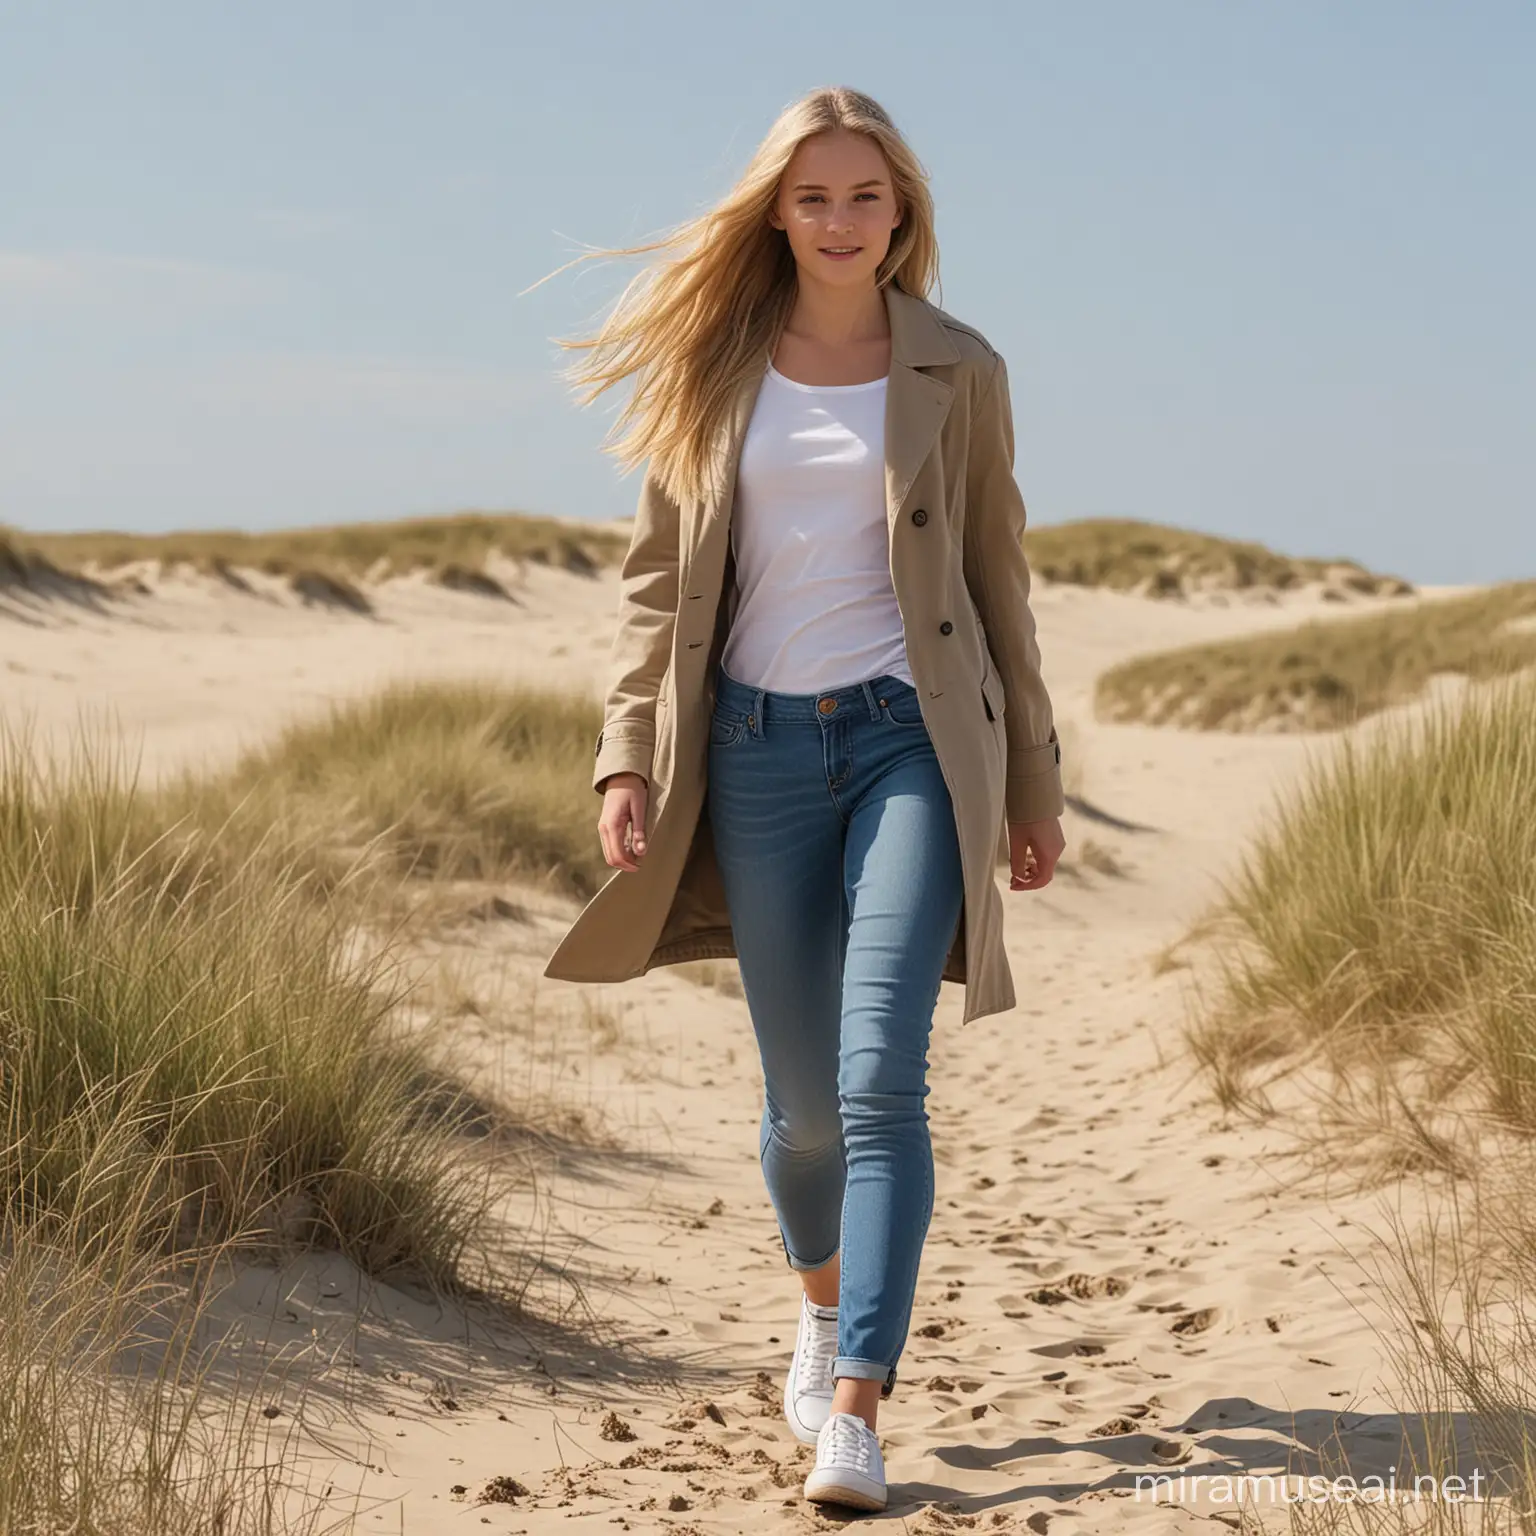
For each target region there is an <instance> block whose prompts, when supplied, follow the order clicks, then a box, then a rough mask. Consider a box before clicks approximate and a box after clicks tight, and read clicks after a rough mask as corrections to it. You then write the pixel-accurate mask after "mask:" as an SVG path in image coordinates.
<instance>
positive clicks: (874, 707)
mask: <svg viewBox="0 0 1536 1536" xmlns="http://www.w3.org/2000/svg"><path fill="white" fill-rule="evenodd" d="M859 687H861V688H862V689H863V690H864V701H865V703H867V704H868V705H869V718H870V719H871V720H878V719H879V718H880V704H879V701H878V700H877V699H876V698H875V690H874V688H873V686H872V685H871V684H870V683H869V681H868V680H867V679H866V680H865V681H864V682H862V683H860V684H859Z"/></svg>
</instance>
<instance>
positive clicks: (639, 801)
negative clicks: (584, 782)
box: [597, 773, 646, 874]
mask: <svg viewBox="0 0 1536 1536" xmlns="http://www.w3.org/2000/svg"><path fill="white" fill-rule="evenodd" d="M645 797H646V785H645V779H644V777H643V776H642V775H640V774H638V773H610V774H609V775H608V777H607V778H606V779H604V780H603V813H602V815H601V816H600V817H599V818H598V822H597V835H598V837H600V838H601V839H602V843H603V858H604V859H605V860H606V861H607V862H608V863H609V864H611V865H612V866H613V867H614V868H615V869H627V870H629V871H630V873H632V874H633V873H634V872H635V871H636V870H638V869H639V868H640V865H639V864H638V863H637V862H636V861H637V860H638V859H641V858H643V857H644V856H645ZM631 847H632V848H633V850H634V851H633V853H631V852H630V849H631Z"/></svg>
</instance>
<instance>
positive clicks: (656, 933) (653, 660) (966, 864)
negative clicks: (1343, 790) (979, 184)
mask: <svg viewBox="0 0 1536 1536" xmlns="http://www.w3.org/2000/svg"><path fill="white" fill-rule="evenodd" d="M636 250H638V251H656V250H665V251H666V252H667V253H668V254H667V257H666V258H665V259H663V260H660V261H658V262H656V263H654V264H653V265H652V267H651V268H650V270H649V271H648V273H646V274H643V275H642V277H641V278H639V279H637V280H636V282H635V283H634V284H631V286H630V289H629V290H627V291H626V293H625V295H624V296H623V298H621V300H620V303H619V305H618V306H617V308H616V310H615V312H614V314H613V315H612V316H611V317H610V319H609V320H608V322H607V323H606V324H605V325H604V327H603V328H602V330H601V332H600V334H599V335H597V336H596V337H595V338H594V339H591V340H586V341H580V342H574V343H566V345H573V346H580V347H586V348H589V349H591V350H592V352H593V356H592V358H591V359H590V360H589V361H587V362H586V363H585V364H584V365H582V366H578V367H577V368H576V369H575V370H573V377H575V378H576V379H578V380H581V381H584V382H586V383H588V384H589V385H590V386H592V387H591V391H590V393H589V394H588V396H587V397H586V398H587V399H591V398H593V397H594V396H595V395H596V394H598V393H600V392H601V391H602V390H603V389H606V388H608V387H609V386H611V385H613V384H615V383H617V382H619V381H620V380H621V379H624V378H627V377H630V376H631V375H633V376H634V377H635V380H636V385H635V390H634V394H633V397H632V399H631V401H630V402H629V404H628V406H627V407H626V410H625V411H624V413H623V414H622V415H621V416H620V418H619V422H618V426H619V427H620V428H622V427H623V426H624V425H625V423H626V422H631V421H632V422H633V423H634V427H633V430H632V432H631V433H630V435H629V437H628V438H627V439H626V440H623V441H621V443H620V444H619V447H618V450H617V451H618V452H619V453H620V456H621V458H623V459H626V460H627V461H628V462H633V463H638V462H640V461H641V460H642V459H647V460H648V465H647V470H646V474H645V477H644V483H643V487H642V490H641V493H640V503H639V510H638V515H637V517H636V521H635V530H634V536H633V541H632V543H631V546H630V550H629V553H628V556H627V557H626V559H625V561H624V564H623V568H622V574H621V601H620V612H619V624H618V633H617V636H616V639H615V642H614V651H613V659H612V670H611V676H610V684H609V688H608V694H607V699H606V702H605V706H604V717H603V728H602V731H601V733H600V735H599V736H598V740H597V747H596V763H595V767H594V773H593V784H594V787H595V788H596V789H597V790H598V791H599V792H600V793H601V794H602V796H603V808H602V814H601V819H600V821H599V823H598V833H599V836H600V838H601V840H602V847H603V852H604V856H605V857H606V859H607V861H608V863H609V864H610V865H612V866H614V868H615V869H617V870H618V871H620V872H621V873H620V874H619V875H617V876H615V878H613V879H611V880H610V881H608V883H607V884H606V885H605V886H604V887H603V889H602V890H601V891H600V892H599V893H598V894H597V895H596V896H594V897H593V899H592V901H591V902H590V903H589V904H588V906H587V908H586V910H585V911H584V912H583V913H582V914H581V916H580V917H579V919H578V920H577V922H576V923H575V924H574V926H573V927H572V928H571V930H570V931H569V932H568V933H567V935H566V936H565V938H564V940H563V941H562V943H561V944H560V946H559V948H558V949H557V950H556V951H555V953H554V955H553V956H552V957H551V959H550V961H549V963H548V965H547V967H546V972H545V974H546V975H549V976H553V977H559V978H562V979H568V980H573V981H615V980H622V979H625V978H628V977H632V976H638V975H640V974H641V973H643V972H644V971H647V970H649V969H650V968H651V967H652V966H655V965H663V964H669V963H673V962H676V961H680V960H686V959H693V958H701V957H706V956H717V957H729V956H734V957H736V958H737V959H738V961H739V964H740V967H741V977H742V984H743V988H744V991H745V995H746V1002H747V1007H748V1011H749V1013H750V1015H751V1020H752V1028H753V1031H754V1033H755V1035H756V1037H757V1044H758V1049H759V1052H760V1055H761V1060H762V1068H763V1078H764V1106H763V1116H762V1122H761V1127H760V1133H759V1150H760V1153H761V1158H762V1167H763V1173H764V1176H765V1179H766V1182H767V1186H768V1190H769V1194H770V1196H771V1198H772V1201H773V1205H774V1209H775V1211H776V1213H777V1217H778V1224H779V1228H780V1235H781V1238H782V1240H783V1245H784V1255H785V1259H786V1262H787V1263H788V1265H789V1267H790V1268H791V1269H793V1270H794V1271H796V1273H797V1276H798V1279H799V1282H800V1286H801V1300H800V1321H799V1329H798V1337H797V1339H796V1343H795V1352H794V1357H793V1360H792V1362H791V1364H790V1367H789V1372H788V1376H787V1378H786V1381H785V1387H784V1412H785V1416H786V1418H787V1419H788V1421H789V1425H790V1428H791V1429H792V1430H793V1432H794V1433H795V1434H796V1435H797V1436H798V1437H799V1438H801V1439H802V1440H805V1441H807V1442H809V1443H814V1444H815V1445H816V1466H815V1469H814V1470H813V1471H812V1472H811V1473H810V1474H809V1476H808V1477H807V1479H806V1483H805V1493H806V1497H807V1498H809V1499H815V1500H822V1501H829V1502H836V1503H842V1504H847V1505H852V1506H855V1507H857V1508H861V1509H881V1508H884V1507H885V1503H886V1486H885V1473H884V1465H883V1462H882V1459H881V1454H880V1448H879V1442H878V1440H877V1438H876V1435H875V1424H876V1412H877V1409H878V1406H879V1403H880V1400H881V1398H882V1397H885V1396H889V1394H890V1392H891V1390H892V1388H893V1386H894V1384H895V1380H896V1364H897V1360H898V1358H899V1357H900V1355H901V1353H902V1349H903V1346H904V1344H905V1341H906V1335H907V1327H908V1323H909V1321H910V1318H911V1312H912V1303H913V1294H914V1290H915V1287H916V1282H917V1274H918V1264H919V1259H920V1255H921V1251H922V1246H923V1242H924V1239H925V1238H926V1235H927V1231H928V1224H929V1219H930V1217H931V1214H932V1209H933V1156H932V1151H931V1146H930V1142H929V1132H928V1116H927V1111H926V1109H925V1107H924V1098H925V1096H926V1094H927V1091H928V1090H927V1084H926V1072H927V1046H928V1040H929V1033H930V1027H931V1024H932V1018H933V1011H934V1006H935V1004H936V1002H937V999H938V993H939V984H940V981H941V980H942V979H944V978H948V979H951V980H955V981H963V982H964V983H965V989H966V993H965V1008H964V1014H963V1019H962V1022H969V1021H970V1020H971V1019H974V1018H977V1017H979V1016H981V1015H983V1014H987V1013H995V1012H1000V1011H1003V1010H1005V1009H1008V1008H1011V1007H1013V1005H1014V993H1013V986H1012V980H1011V976H1010V973H1009V968H1008V962H1007V958H1006V956H1005V954H1004V951H1003V936H1002V910H1001V902H1000V899H999V897H998V892H997V886H996V882H995V879H994V875H993V866H994V863H995V860H996V856H997V849H998V843H999V836H1000V831H1001V828H1002V827H1003V826H1004V825H1005V824H1006V826H1007V833H1008V847H1009V856H1010V862H1011V866H1012V874H1011V881H1010V884H1011V888H1012V889H1014V890H1038V889H1040V888H1041V887H1042V886H1044V885H1046V884H1047V883H1049V881H1050V879H1051V875H1052V871H1053V870H1054V868H1055V865H1056V862H1057V860H1058V858H1059V857H1060V855H1061V852H1062V848H1063V839H1062V831H1061V822H1060V819H1059V818H1060V814H1061V811H1062V808H1063V801H1062V790H1061V771H1060V766H1059V765H1060V759H1061V755H1060V749H1059V747H1058V745H1057V742H1056V732H1055V729H1054V727H1053V723H1052V711H1051V703H1050V699H1049V696H1048V694H1047V692H1046V689H1045V686H1044V684H1043V682H1042V680H1041V674H1040V655H1039V649H1038V646H1037V643H1036V638H1035V624H1034V619H1033V617H1032V615H1031V611H1030V607H1029V584H1030V578H1029V570H1028V567H1027V565H1026V563H1025V558H1024V554H1023V550H1022V548H1021V546H1020V534H1021V533H1022V531H1023V527H1024V505H1023V501H1022V499H1021V497H1020V494H1019V491H1018V487H1017V485H1016V484H1015V481H1014V478H1013V422H1012V412H1011V407H1010V402H1009V392H1008V378H1007V373H1006V371H1005V368H1004V364H1003V361H1002V359H1001V357H999V356H998V354H997V353H996V352H995V351H994V350H993V349H992V347H991V346H990V345H989V343H988V342H987V341H986V340H985V338H984V337H983V336H982V335H981V334H980V333H979V332H978V331H976V330H974V329H973V328H972V327H970V326H968V325H964V324H962V323H961V322H959V321H958V320H955V319H953V318H952V317H951V316H949V315H947V314H945V313H944V312H943V311H942V310H939V309H937V308H935V307H934V306H933V305H932V304H930V303H929V302H928V300H927V299H926V297H925V295H926V293H927V291H928V289H929V287H930V285H931V283H932V281H933V279H934V277H935V275H936V267H937V262H938V253H937V248H936V245H935V239H934V227H933V205H932V201H931V199H930V196H929V193H928V189H927V185H926V177H925V175H924V173H923V171H922V168H921V166H920V165H919V163H918V161H917V159H916V158H915V156H914V155H913V153H912V151H911V150H910V149H909V148H908V146H907V144H906V143H905V142H904V140H903V139H902V137H901V135H900V134H899V133H898V132H897V131H896V129H895V127H894V126H893V125H892V123H891V120H890V118H889V117H888V116H887V115H886V113H885V112H884V111H883V110H882V109H881V108H880V106H879V105H878V104H877V103H876V102H874V101H873V100H871V99H870V98H869V97H868V96H866V95H863V94H861V93H860V92H858V91H853V90H847V89H842V88H831V89H824V90H817V91H814V92H812V93H811V94H809V95H808V96H806V97H805V98H803V99H802V100H800V101H798V102H796V103H794V104H793V105H791V106H790V107H788V108H787V109H786V110H785V111H784V112H783V113H782V114H781V115H780V117H779V119H778V120H777V122H775V124H774V125H773V127H772V129H771V130H770V132H769V133H768V136H767V138H766V139H765V140H764V141H763V143H762V145H761V147H760V148H759V149H758V151H757V153H756V154H755V155H754V156H753V159H752V161H751V164H750V165H749V166H748V168H747V170H746V172H745V174H744V175H743V176H742V178H741V180H740V181H739V182H738V183H737V185H736V187H735V188H734V189H733V190H732V191H731V192H730V193H729V195H728V196H727V197H726V198H725V199H724V201H723V202H721V203H720V204H719V205H718V206H717V207H716V208H714V209H713V210H712V211H710V212H709V213H707V214H705V215H704V216H702V217H701V218H699V219H696V220H694V221H692V222H691V223H690V224H687V225H684V226H683V227H682V228H681V229H680V230H679V231H678V232H677V233H676V234H674V235H673V236H672V237H671V238H670V239H668V240H666V241H663V242H660V243H658V244H654V245H646V246H640V247H637V248H631V250H629V251H624V252H620V253H617V254H633V253H634V252H635V251H636ZM596 254H602V253H596Z"/></svg>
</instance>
